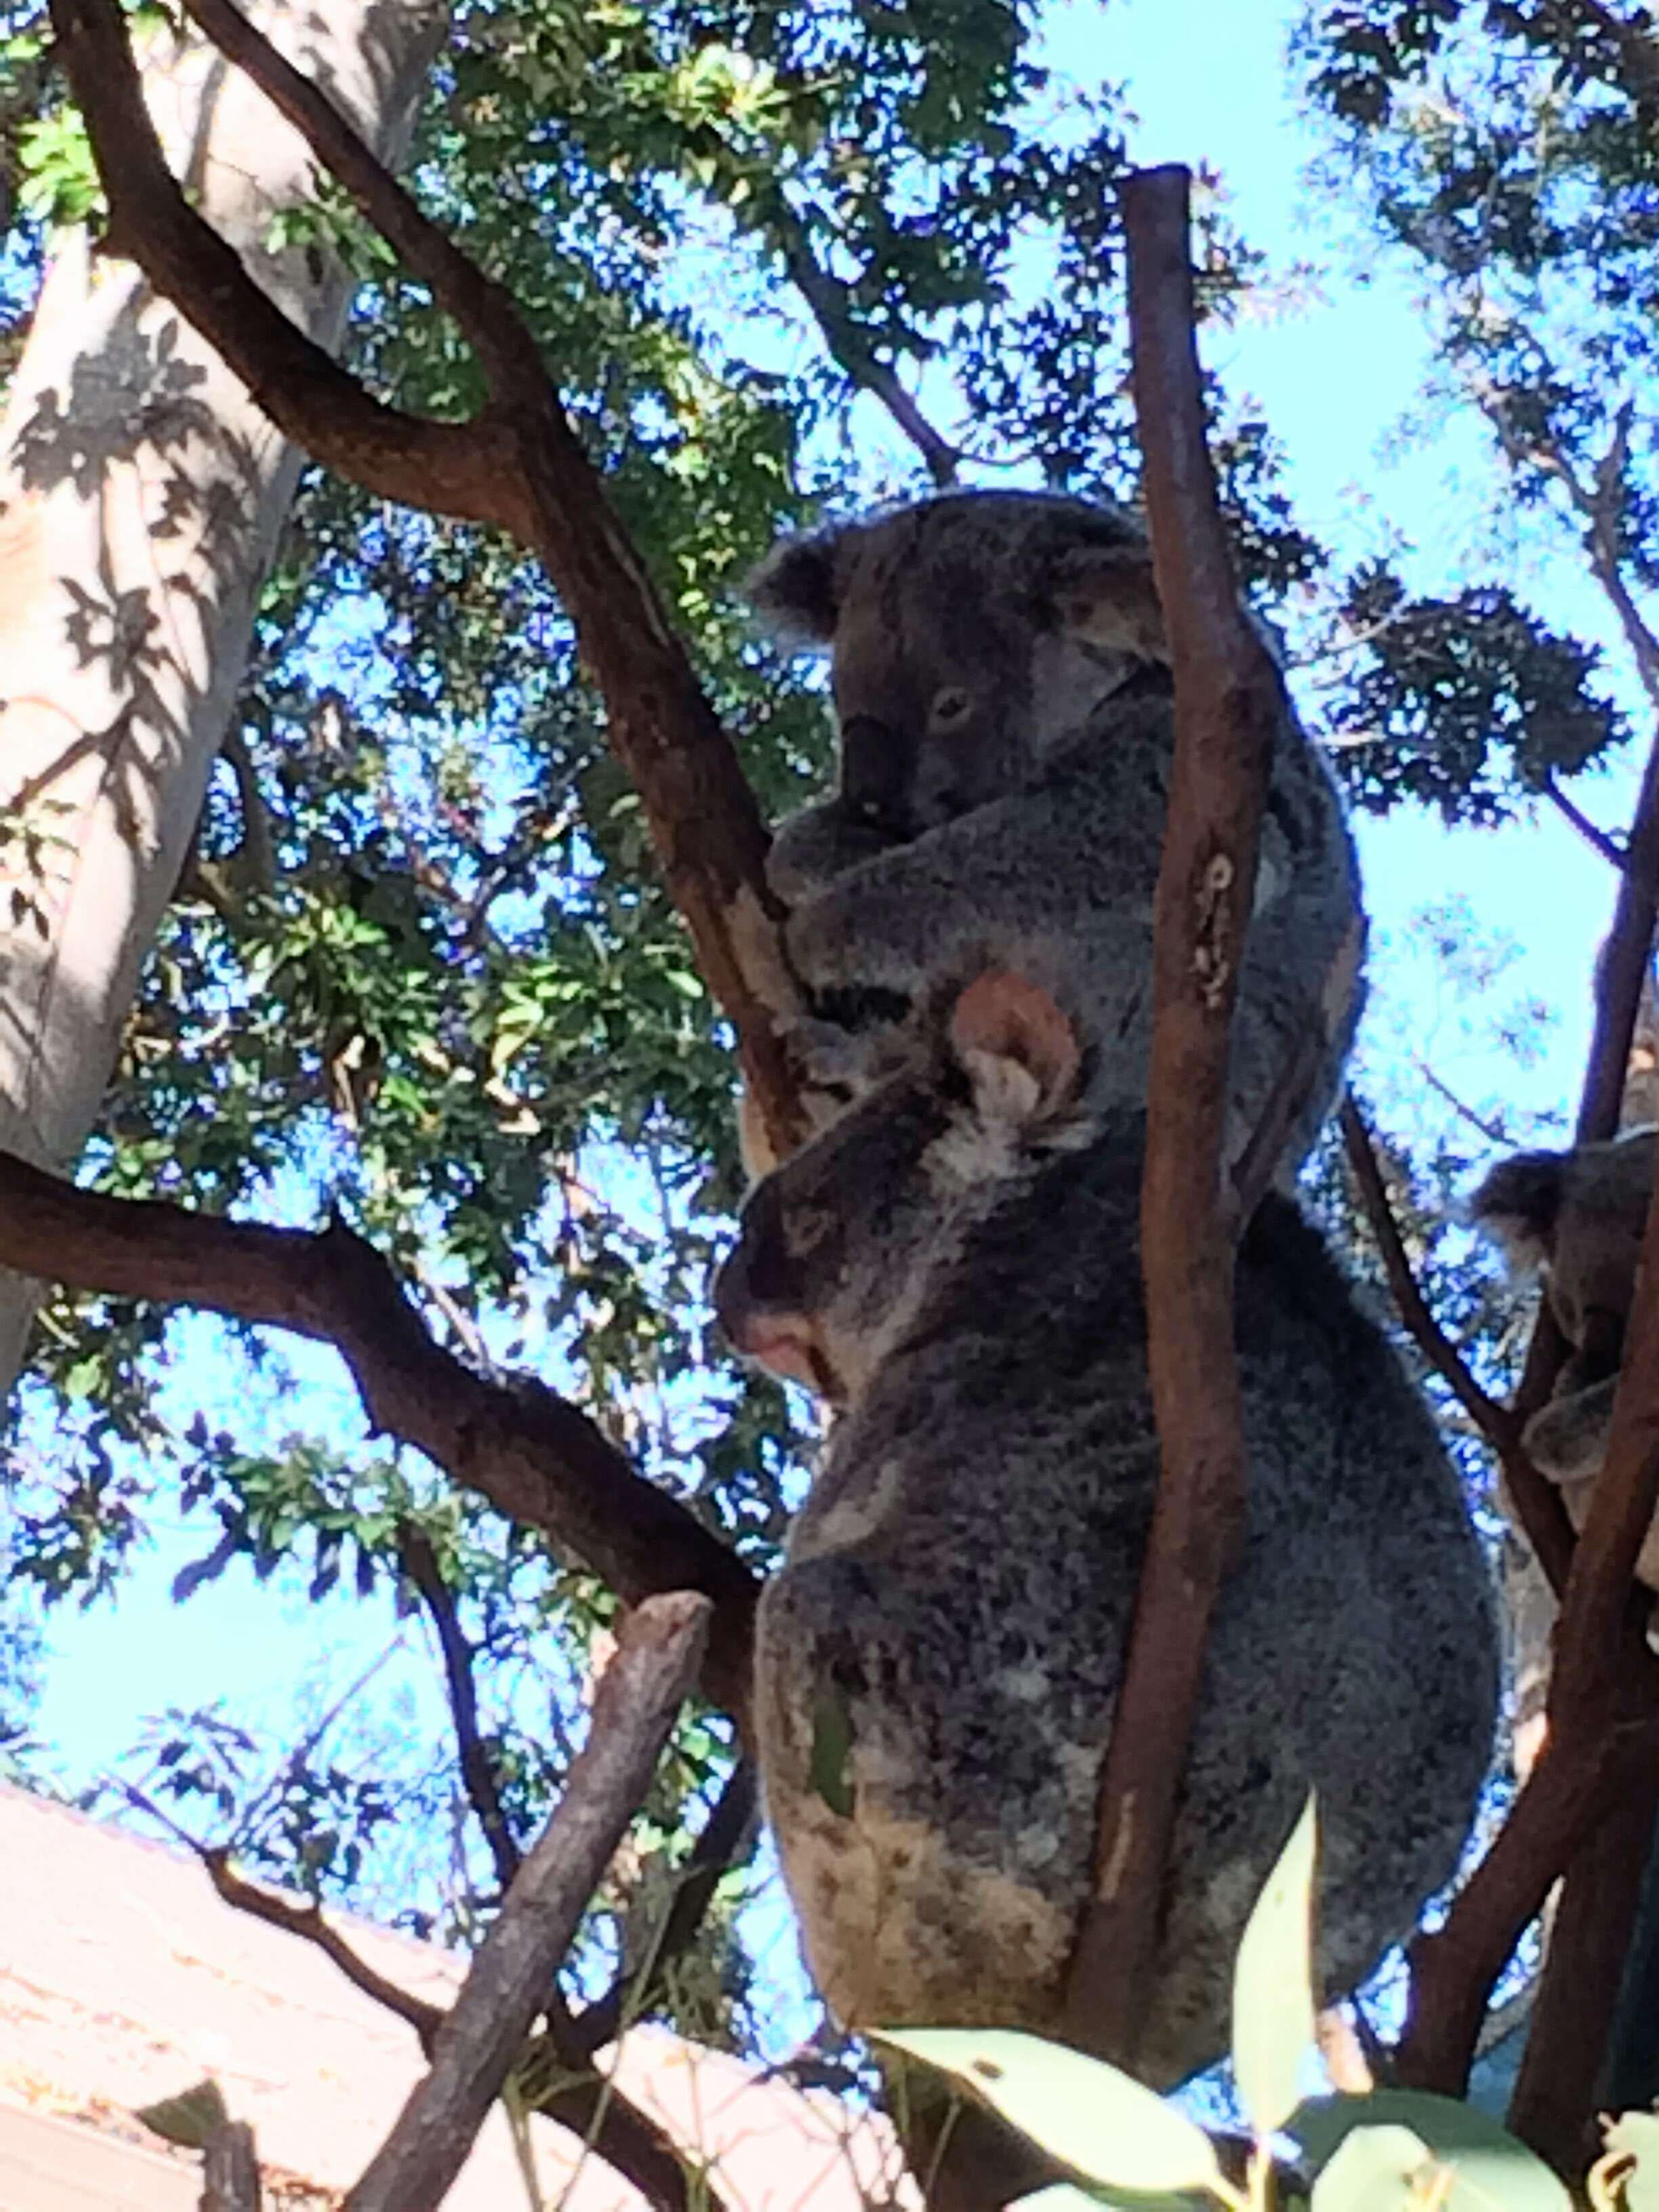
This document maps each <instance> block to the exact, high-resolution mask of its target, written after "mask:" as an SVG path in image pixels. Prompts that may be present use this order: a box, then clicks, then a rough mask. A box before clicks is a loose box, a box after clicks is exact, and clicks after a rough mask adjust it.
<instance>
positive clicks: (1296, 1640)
mask: <svg viewBox="0 0 1659 2212" xmlns="http://www.w3.org/2000/svg"><path fill="white" fill-rule="evenodd" d="M1084 1080H1085V1067H1084V1058H1083V1052H1082V1048H1081V1043H1080V1040H1079V1034H1078V1025H1077V1024H1074V1023H1073V1021H1071V1020H1070V1019H1068V1018H1066V1015H1065V1014H1064V1013H1063V1012H1062V1011H1061V1010H1060V1008H1059V1007H1058V1006H1056V1005H1055V1003H1054V1000H1053V999H1052V998H1051V997H1050V996H1049V995H1048V994H1047V993H1046V992H1044V991H1043V990H1042V989H1041V988H1040V987H1037V986H1036V985H1034V984H1032V983H1031V982H1030V981H1027V980H1025V979H1023V978H1020V977H1018V976H1014V975H1007V974H1006V973H1005V974H998V973H989V974H987V975H983V976H981V977H980V978H978V979H976V980H975V981H974V982H973V983H972V984H971V985H970V986H969V987H968V988H966V989H965V990H964V991H963V992H962V993H961V994H959V996H958V997H957V1000H955V1002H954V1004H953V1006H951V1008H950V1009H949V1010H948V1011H947V1012H945V1014H944V1016H943V1017H942V1018H940V1019H939V1020H938V1021H937V1023H936V1024H935V1025H934V1028H933V1031H932V1032H931V1033H930V1035H929V1036H928V1037H927V1039H926V1040H925V1041H923V1043H922V1044H921V1045H919V1047H918V1049H917V1050H916V1052H915V1054H914V1056H913V1058H912V1060H910V1061H909V1063H908V1064H907V1066H904V1067H902V1069H900V1070H898V1071H896V1072H895V1073H892V1074H890V1075H889V1076H888V1077H887V1078H886V1079H885V1080H884V1081H883V1082H882V1083H880V1084H879V1085H877V1086H876V1087H875V1088H874V1089H873V1090H872V1091H870V1092H869V1093H868V1094H867V1095H866V1097H863V1098H862V1099H861V1100H860V1101H859V1102H858V1103H855V1104H854V1105H853V1106H851V1107H849V1108H848V1110H847V1111H846V1112H845V1113H844V1114H843V1115H842V1116H841V1117H840V1118H839V1119H838V1120H837V1121H835V1122H834V1123H833V1124H832V1125H831V1126H830V1127H829V1128H828V1129H826V1130H824V1131H823V1132H822V1133H820V1134H819V1135H818V1136H817V1137H816V1138H814V1139H812V1140H811V1142H810V1143H809V1144H808V1145H807V1146H805V1147H804V1148H803V1149H802V1150H801V1151H800V1152H797V1153H796V1154H795V1155H794V1156H793V1158H791V1159H790V1160H789V1161H788V1162H787V1163H786V1164H784V1165H783V1166H782V1167H781V1168H780V1169H778V1170H775V1172H774V1173H772V1174H771V1175H769V1176H767V1177H766V1178H765V1180H764V1181H763V1182H761V1183H759V1184H758V1185H757V1187H756V1188H755V1189H754V1190H753V1191H752V1192H751V1193H750V1197H749V1200H748V1202H747V1204H746V1206H745V1207H744V1212H743V1216H742V1224H741V1232H740V1235H739V1237H738V1243H737V1246H736V1248H735V1249H734V1250H733V1252H732V1255H731V1257H730V1259H729V1260H728V1261H727V1262H726V1266H725V1267H724V1268H723V1270H722V1272H721V1273H720V1277H719V1279H718V1282H717V1285H716V1292H715V1303H716V1308H717V1311H718V1313H719V1315H720V1318H721V1320H722V1322H723V1323H724V1325H725V1328H726V1331H727V1333H728V1334H729V1335H730V1337H731V1338H732V1341H733V1342H734V1343H735V1344H736V1345H737V1346H738V1348H739V1349H740V1350H742V1351H744V1352H746V1353H748V1354H749V1355H750V1356H751V1357H753V1358H756V1359H757V1360H759V1361H760V1362H762V1363H763V1364H765V1365H767V1366H768V1367H769V1368H771V1369H773V1370H775V1371H776V1372H778V1373H781V1374H783V1375H787V1376H796V1377H799V1378H801V1379H804V1380H806V1381H808V1382H810V1383H812V1384H813V1386H814V1387H815V1388H817V1389H819V1390H821V1391H822V1392H823V1393H824V1394H825V1395H827V1396H828V1397H829V1398H830V1399H831V1400H832V1401H834V1402H835V1403H836V1405H837V1406H838V1407H839V1409H840V1410H839V1413H838V1417H837V1419H836V1421H835V1424H834V1425H833V1427H832V1429H831V1431H830V1433H829V1438H828V1441H827V1444H826V1446H825V1449H824V1456H823V1462H822V1464H821V1467H820V1468H819V1471H818V1473H817V1480H816V1481H815V1484H814V1486H813V1488H812V1491H811V1494H810V1496H809V1497H808V1498H807V1500H806V1502H805V1505H804V1506H803V1507H802V1509H801V1511H800V1513H799V1516H798V1517H797V1519H796V1521H795V1523H794V1526H793V1533H792V1535H791V1538H790V1541H789V1547H788V1552H787V1559H786V1562H785V1564H784V1565H783V1567H782V1569H781V1571H780V1572H779V1573H778V1574H777V1575H776V1576H775V1577H774V1578H773V1580H772V1581H771V1582H770V1583H769V1585H768V1586H767V1589H766V1590H765V1592H764V1594H763V1597H762V1601H761V1606H760V1613H759V1621H758V1626H757V1652H756V1713H757V1735H758V1739H759V1745H760V1753H761V1763H762V1771H763V1780H764V1785H765V1790H766V1795H767V1800H768V1805H769V1813H770V1816H771V1819H772V1821H773V1824H774V1826H775V1830H776V1833H777V1837H778V1842H779V1848H780V1851H781V1857H782V1863H783V1868H784V1872H785V1876H786V1880H787V1884H788V1887H789V1890H790V1893H791V1895H792V1897H793V1900H794V1904H795V1906H796V1909H797V1911H798V1913H799V1919H800V1923H801V1926H802V1929H803V1931H804V1939H805V1951H806V1954H807V1958H808V1960H809V1962H810V1965H811V1969H812V1971H813V1972H814V1974H815V1975H816V1977H817V1981H818V1984H819V1986H820V1989H821V1990H822V1992H823V1996H824V1997H825V1999H826V2001H827V2002H829V2005H830V2007H831V2008H832V2009H833V2010H834V2011H835V2012H836V2014H837V2015H839V2016H840V2017H841V2018H842V2021H845V2022H847V2023H848V2024H849V2025H851V2026H854V2027H872V2026H878V2025H896V2024H903V2023H909V2024H913V2025H914V2024H916V2023H928V2024H950V2025H962V2026H974V2025H984V2024H988V2023H994V2024H997V2025H1000V2026H1013V2027H1030V2028H1035V2029H1039V2030H1048V2031H1049V2032H1053V2031H1054V2029H1055V2028H1056V2027H1057V2025H1058V2015H1059V2009H1060V1995H1061V1988H1062V1982H1063V1978H1064V1974H1065V1970H1066V1961H1067V1957H1068V1954H1069V1952H1070V1950H1071V1948H1072V1945H1073V1941H1074V1939H1075V1936H1076V1935H1077V1932H1078V1929H1079V1918H1080V1915H1081V1912H1082V1910H1083V1907H1084V1905H1085V1900H1086V1898H1087V1896H1088V1893H1089V1891H1090V1887H1091V1857H1092V1851H1093V1845H1094V1836H1095V1818H1096V1800H1097V1791H1098V1787H1099V1782H1100V1775H1101V1766H1102V1760H1103V1753H1104V1752H1105V1748H1106V1744H1107V1740H1108V1736H1109V1731H1110V1728H1111V1723H1112V1712H1113V1706H1114V1702H1115V1697H1116V1692H1117V1688H1118V1683H1119V1680H1120V1675H1121V1668H1122V1664H1123V1646H1124V1639H1125V1637H1126V1634H1127V1628H1128V1624H1129V1619H1130V1613H1131V1608H1132V1607H1133V1602H1134V1596H1135V1589H1136V1583H1137V1580H1138V1577H1139V1570H1140V1560H1141V1553H1142V1550H1143V1548H1144V1545H1145V1542H1146V1534H1147V1529H1148V1526H1149V1523H1150V1519H1151V1515H1152V1502H1153V1496H1154V1492H1155V1489H1156V1486H1157V1482H1158V1465H1159V1459H1158V1438H1157V1435H1156V1431H1155V1426H1154V1421H1153V1415H1152V1403H1151V1397H1150V1389H1149V1384H1148V1381H1147V1374H1146V1324H1145V1319H1144V1316H1143V1311H1142V1302H1141V1291H1140V1278H1139V1264H1138V1260H1137V1250H1138V1242H1139V1226H1138V1225H1139V1198H1140V1175H1141V1162H1142V1157H1143V1152H1144V1145H1145V1119H1146V1117H1145V1114H1144V1111H1143V1110H1139V1109H1135V1108H1132V1107H1129V1106H1127V1105H1123V1104H1111V1105H1107V1106H1104V1107H1103V1106H1101V1105H1100V1104H1099V1103H1097V1101H1094V1100H1092V1099H1089V1100H1087V1101H1086V1102H1085V1093H1084V1088H1083V1086H1084ZM1237 1341H1238V1352H1239V1358H1240V1362H1241V1366H1242V1370H1243V1399H1244V1424H1245V1433H1246V1440H1247V1443H1248V1446H1249V1529H1248V1537H1247V1541H1246V1545H1245V1549H1244V1553H1243V1558H1242V1559H1241V1560H1240V1562H1239V1565H1238V1567H1237V1571H1236V1573H1235V1574H1234V1575H1233V1577H1232V1578H1231V1582H1230V1583H1229V1585H1228V1588H1227V1589H1226V1591H1225V1595H1224V1597H1223V1599H1222V1601H1221V1604H1220V1607H1219V1609H1218V1615H1217V1618H1216V1621H1215V1626H1214V1634H1213V1638H1212V1644H1211V1647H1210V1651H1209V1656H1208V1661H1207V1673H1206V1686H1205V1690H1204V1693H1203V1701H1202V1705H1201V1709H1200V1713H1199V1716H1198V1719H1197V1724H1196V1729H1195V1732H1194V1740H1193V1743H1192V1746H1191V1751H1190V1757H1189V1762H1188V1770H1187V1774H1186V1780H1185V1785H1184V1790H1183V1794H1182V1805H1181V1810H1180V1814H1179V1816H1178V1820H1177V1826H1176V1837H1175V1844H1174V1856H1173V1865H1172V1869H1171V1875H1170V1888H1169V1892H1168V1896H1167V1912H1166V1916H1165V1919H1164V1926H1163V1929H1162V1934H1161V1942H1160V1953H1159V1959H1158V1967H1157V1973H1156V1985H1155V1989H1154V1992H1153V1995H1152V2004H1151V2009H1150V2012H1149V2015H1148V2017H1147V2019H1146V2026H1145V2036H1144V2040H1143V2043H1142V2045H1141V2048H1140V2051H1139V2056H1138V2060H1137V2070H1138V2071H1139V2072H1140V2073H1142V2074H1143V2075H1145V2077H1146V2079H1147V2080H1148V2081H1152V2082H1153V2083H1154V2084H1157V2085H1160V2086H1162V2085H1164V2084H1167V2083H1169V2082H1171V2081H1176V2080H1177V2079H1178V2078H1180V2077H1181V2076H1182V2075H1186V2074H1188V2072H1190V2071H1191V2070H1193V2069H1195V2068H1197V2067H1199V2066H1200V2065H1202V2064H1204V2063H1206V2062H1207V2061H1209V2060H1210V2059H1212V2058H1213V2057H1216V2056H1217V2055H1218V2053H1219V2052H1220V2051H1221V2050H1222V2049H1223V2047H1224V2045H1225V2040H1226V2028H1227V2017H1228V2005H1229V1990H1230V1977H1231V1969H1232V1961H1233V1956H1234V1953H1235V1950H1236V1948H1237V1942H1238V1938H1239V1936H1240V1934H1241V1932H1242V1930H1243V1926H1244V1923H1245V1920H1246V1918H1247V1917H1248V1914H1249V1910H1250V1906H1251V1903H1252V1901H1253V1899H1254V1898H1255V1894H1256V1892H1257V1889H1258V1887H1259V1886H1260V1884H1261V1881H1262V1880H1263V1878H1264V1877H1265V1875H1267V1870H1268V1869H1269V1867H1270V1865H1271V1863H1272V1862H1273V1857H1274V1856H1275V1854H1276V1852H1277V1851H1278V1850H1279V1847H1280V1846H1281V1845H1282V1844H1283V1843H1284V1840H1285V1837H1286V1835H1287V1834H1288V1833H1289V1832H1290V1829H1291V1826H1292V1824H1293V1822H1294V1820H1295V1819H1296V1816H1297V1812H1298V1811H1299V1809H1300V1808H1301V1806H1302V1803H1303V1802H1304V1796H1305V1794H1306V1792H1307V1790H1308V1788H1309V1786H1310V1784H1316V1786H1317V1788H1318V1790H1319V1802H1320V1813H1321V1819H1322V1891H1321V1902H1320V1916H1319V1923H1320V1931H1321V1933H1320V1972H1321V1976H1322V1981H1323V1983H1324V1984H1325V1986H1326V1987H1327V1988H1328V1990H1333V1991H1334V1990H1344V1989H1347V1988H1350V1987H1352V1985H1353V1984H1355V1983H1356V1982H1357V1981H1358V1979H1360V1978H1362V1977H1363V1976H1364V1973H1365V1972H1367V1971H1368V1969H1369V1968H1370V1966H1373V1965H1374V1964H1375V1962H1376V1960H1377V1958H1378V1956H1379V1954H1381V1953H1382V1952H1383V1950H1384V1949H1385V1948H1386V1947H1387V1946H1389V1944H1391V1943H1393V1942H1395V1941H1397V1940H1399V1939H1401V1938H1402V1937H1403V1936H1405V1935H1406V1934H1407V1931H1408V1930H1409V1929H1411V1927H1412V1926H1413V1921H1414V1917H1415V1915H1416V1914H1417V1912H1418V1911H1419V1907H1420V1906H1421V1905H1422V1904H1423V1902H1424V1900H1425V1898H1427V1897H1428V1896H1429V1895H1430V1894H1431V1893H1432V1892H1433V1891H1434V1890H1435V1889H1436V1888H1437V1887H1439V1886H1440V1885H1441V1884H1442V1883H1443V1882H1444V1881H1446V1880H1447V1878H1448V1877H1449V1875H1450V1874H1451V1872H1452V1870H1453V1869H1454V1867H1455V1864H1456V1862H1457V1857H1458V1854H1459V1850H1460V1849H1461V1847H1462V1843H1463V1840H1464V1838H1465V1836H1466V1834H1467V1832H1468V1826H1469V1822H1470V1819H1471V1815H1472V1814H1473V1811H1474V1805H1475V1802H1476V1798H1477V1796H1478V1793H1479V1791H1480V1785H1481V1781H1482V1778H1483V1777H1484V1775H1485V1773H1486V1767H1487V1762H1488V1757H1489V1753H1490V1751H1491V1747H1492V1730H1493V1723H1494V1715H1495V1710H1496V1699H1497V1692H1498V1658H1497V1640H1496V1632H1495V1626H1494V1620H1493V1613H1492V1603H1491V1598H1490V1593H1489V1589H1488V1577H1487V1574H1486V1568H1485V1565H1484V1562H1483V1559H1482V1557H1481V1554H1480V1550H1479V1547H1478V1546H1477V1543H1476V1541H1475V1539H1474V1534H1473V1532H1472V1530H1471V1528H1470V1524H1469V1521H1468V1516H1467V1514H1466V1511H1465V1510H1464V1505H1463V1500H1462V1495H1461V1492H1460V1489H1459V1486H1458V1482H1457V1480H1456V1478H1455V1474H1454V1473H1453V1472H1452V1469H1451V1468H1450V1467H1449V1463H1448V1462H1447V1460H1446V1457H1445V1455H1444V1453H1443V1450H1442V1449H1441V1446H1440V1443H1439V1442H1438V1439H1437V1436H1436V1433H1435V1430H1434V1427H1433V1425H1432V1423H1431V1419H1430V1417H1429V1415H1428V1413H1427V1412H1426V1410H1425V1407H1424V1406H1423V1404H1422V1402H1421V1401H1420V1399H1419V1395H1418V1394H1417V1392H1416V1390H1415V1389H1413V1385H1412V1383H1410V1381H1409V1379H1408V1378H1407V1375H1406V1374H1405V1372H1404V1370H1403V1369H1402V1368H1401V1365H1400V1364H1399V1362H1398V1360H1397V1359H1396V1358H1395V1353H1394V1352H1393V1349H1392V1348H1391V1346H1389V1343H1388V1342H1387V1340H1386V1339H1385V1338H1384V1337H1383V1334H1382V1333H1381V1331H1380V1330H1379V1329H1378V1328H1376V1326H1375V1325H1374V1324H1373V1323H1372V1322H1370V1320H1369V1319H1368V1318H1366V1316H1364V1314H1362V1313H1361V1312H1360V1310H1358V1307H1357V1306H1356V1304H1355V1303H1354V1300H1353V1297H1352V1294H1351V1291H1350V1290H1349V1288H1348V1285H1346V1283H1345V1281H1344V1280H1343V1279H1342V1277H1341V1276H1340V1273H1339V1272H1338V1270H1337V1268H1336V1267H1334V1264H1333V1262H1332V1261H1331V1260H1330V1258H1329V1256H1328V1254H1327V1253H1326V1251H1325V1249H1324V1247H1323V1245H1322V1242H1321V1240H1320V1238H1319V1237H1318V1236H1317V1234H1316V1232H1315V1231H1314V1230H1313V1229H1311V1228H1310V1226H1309V1225H1308V1224H1307V1223H1306V1222H1304V1219H1303V1218H1302V1217H1301V1215H1300V1213H1299V1212H1298V1211H1297V1207H1296V1206H1295V1205H1294V1204H1293V1202H1291V1200H1287V1199H1284V1198H1281V1197H1279V1196H1278V1195H1277V1194H1270V1195H1269V1196H1268V1197H1267V1199H1266V1200H1264V1202H1263V1204H1262V1206H1261V1209H1260V1211H1259V1212H1258V1214H1257V1217H1256V1218H1255V1221H1254V1223H1253V1225H1252V1226H1251V1228H1250V1229H1249V1232H1248V1234H1247V1236H1246V1237H1245V1240H1244V1243H1243V1248H1242V1250H1241V1254H1240V1257H1239V1261H1238V1271H1237Z"/></svg>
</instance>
